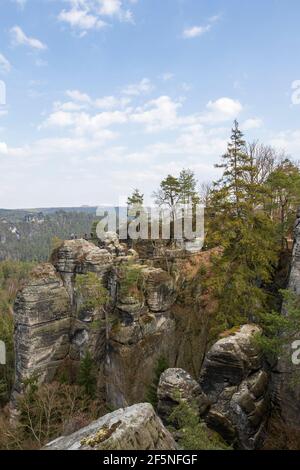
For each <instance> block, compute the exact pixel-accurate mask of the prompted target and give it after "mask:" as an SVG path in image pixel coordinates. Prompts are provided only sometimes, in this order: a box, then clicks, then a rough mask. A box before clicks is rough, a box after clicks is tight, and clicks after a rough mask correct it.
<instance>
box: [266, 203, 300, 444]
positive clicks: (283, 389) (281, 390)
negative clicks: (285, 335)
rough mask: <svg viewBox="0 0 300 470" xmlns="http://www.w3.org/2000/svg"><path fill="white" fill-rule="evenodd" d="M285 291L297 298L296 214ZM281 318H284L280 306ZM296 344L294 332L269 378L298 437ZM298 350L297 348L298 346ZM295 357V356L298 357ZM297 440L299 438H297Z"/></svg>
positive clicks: (298, 335) (299, 252)
mask: <svg viewBox="0 0 300 470" xmlns="http://www.w3.org/2000/svg"><path fill="white" fill-rule="evenodd" d="M288 288H289V289H290V290H291V291H292V292H293V293H295V294H296V295H297V296H298V297H300V210H298V214H297V220H296V223H295V228H294V246H293V253H292V262H291V270H290V276H289V284H288ZM282 314H283V315H287V312H286V309H285V306H283V312H282ZM297 340H300V332H299V331H296V332H295V334H294V336H293V337H292V338H291V339H290V342H289V344H288V345H287V346H286V347H285V351H284V352H283V353H282V355H281V357H280V358H279V360H278V363H277V366H276V368H275V370H274V373H273V374H272V382H273V401H274V405H275V408H276V409H278V411H279V413H280V416H281V419H282V420H283V421H284V423H285V426H286V428H287V431H288V432H289V433H291V434H292V433H294V432H296V433H297V434H298V436H299V433H300V366H299V365H298V364H293V361H292V355H293V352H294V349H293V348H292V343H293V342H294V341H297ZM298 349H299V346H298ZM298 357H299V355H298ZM298 438H299V437H298Z"/></svg>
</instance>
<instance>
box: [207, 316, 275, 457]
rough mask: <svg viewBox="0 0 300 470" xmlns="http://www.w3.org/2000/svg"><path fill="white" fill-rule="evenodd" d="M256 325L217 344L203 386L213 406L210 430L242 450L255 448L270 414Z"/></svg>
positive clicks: (266, 377) (210, 414)
mask: <svg viewBox="0 0 300 470" xmlns="http://www.w3.org/2000/svg"><path fill="white" fill-rule="evenodd" d="M259 333H260V329H259V328H258V327H257V326H255V325H244V326H242V327H241V328H240V329H238V330H237V331H236V332H235V333H232V334H230V335H229V336H227V337H225V338H222V339H220V340H219V341H217V342H216V343H215V344H214V345H213V346H212V348H211V349H210V351H209V352H208V353H207V355H206V358H205V361H204V364H203V369H202V372H201V375H200V385H201V387H202V390H203V391H204V393H205V394H206V395H207V397H208V399H209V400H210V402H211V407H210V409H209V411H208V413H207V415H206V417H205V420H206V422H207V424H208V426H209V427H211V428H212V429H213V430H215V431H216V432H218V433H219V434H220V435H221V436H222V437H223V438H224V439H225V440H226V441H227V442H229V443H231V444H234V446H235V447H238V448H241V449H254V448H256V447H257V446H258V445H259V443H260V440H261V438H262V436H263V431H264V428H265V424H266V420H267V418H268V412H269V394H268V382H269V377H268V374H267V372H266V371H265V370H264V365H263V360H262V356H261V353H260V351H259V349H258V347H257V346H256V345H255V343H254V342H253V339H254V336H255V335H256V334H259Z"/></svg>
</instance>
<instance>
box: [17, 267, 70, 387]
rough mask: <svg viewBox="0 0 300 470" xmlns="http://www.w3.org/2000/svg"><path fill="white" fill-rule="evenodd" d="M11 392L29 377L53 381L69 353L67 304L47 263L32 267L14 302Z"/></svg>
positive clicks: (57, 279) (67, 298) (66, 296)
mask: <svg viewBox="0 0 300 470" xmlns="http://www.w3.org/2000/svg"><path fill="white" fill-rule="evenodd" d="M14 311H15V353H16V378H15V392H17V393H19V392H21V390H22V383H23V381H24V379H26V378H27V377H28V376H29V375H32V374H34V373H37V374H39V375H40V380H41V381H48V380H51V379H52V378H53V375H54V373H55V370H56V369H57V367H58V365H59V363H60V362H61V361H62V360H63V359H64V358H65V357H66V356H67V354H68V351H69V332H70V327H71V305H70V299H69V295H68V293H67V290H66V289H65V287H64V285H63V282H62V279H61V278H60V276H59V275H58V274H57V272H56V271H55V269H54V267H53V266H52V265H51V264H43V265H40V266H38V267H36V268H35V269H34V270H33V272H32V274H31V276H30V277H29V279H28V281H27V284H26V286H25V287H24V288H23V289H22V290H21V291H20V292H19V294H18V295H17V298H16V301H15V307H14Z"/></svg>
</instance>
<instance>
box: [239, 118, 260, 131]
mask: <svg viewBox="0 0 300 470" xmlns="http://www.w3.org/2000/svg"><path fill="white" fill-rule="evenodd" d="M262 125H263V120H262V119H260V118H257V117H256V118H249V119H246V121H245V122H243V123H242V125H241V128H242V129H243V130H245V131H248V130H250V129H259V128H260V127H262Z"/></svg>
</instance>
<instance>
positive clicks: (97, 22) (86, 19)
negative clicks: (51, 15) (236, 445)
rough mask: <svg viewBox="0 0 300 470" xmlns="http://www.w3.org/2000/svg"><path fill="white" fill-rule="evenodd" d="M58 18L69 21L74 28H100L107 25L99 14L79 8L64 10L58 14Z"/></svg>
mask: <svg viewBox="0 0 300 470" xmlns="http://www.w3.org/2000/svg"><path fill="white" fill-rule="evenodd" d="M58 20H59V21H63V22H65V23H68V24H69V25H70V26H71V27H72V28H79V29H81V30H89V29H100V28H103V27H104V26H106V23H105V22H104V21H103V20H101V19H100V18H98V17H97V16H95V15H92V14H89V13H88V11H86V10H81V9H78V8H72V9H71V10H62V11H61V12H60V13H59V15H58Z"/></svg>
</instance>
